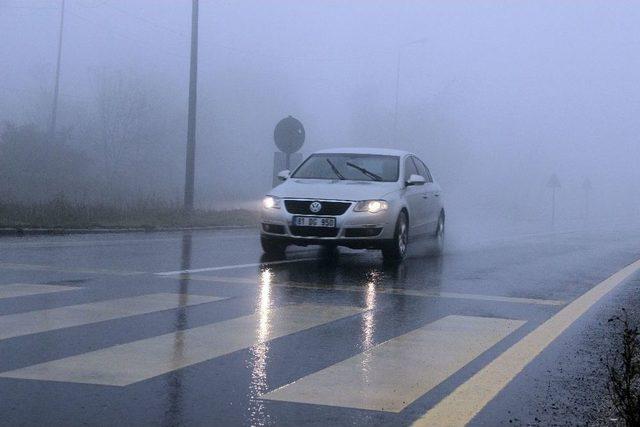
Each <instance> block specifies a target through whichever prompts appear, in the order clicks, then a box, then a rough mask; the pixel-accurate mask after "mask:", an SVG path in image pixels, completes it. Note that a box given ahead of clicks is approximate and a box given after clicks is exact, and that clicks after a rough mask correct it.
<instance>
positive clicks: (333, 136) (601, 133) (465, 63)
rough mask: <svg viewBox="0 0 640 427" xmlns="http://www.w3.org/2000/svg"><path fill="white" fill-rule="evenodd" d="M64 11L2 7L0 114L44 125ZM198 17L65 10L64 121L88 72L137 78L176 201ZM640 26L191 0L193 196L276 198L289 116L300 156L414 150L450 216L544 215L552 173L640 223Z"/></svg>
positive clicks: (457, 8)
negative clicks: (277, 165) (149, 101)
mask: <svg viewBox="0 0 640 427" xmlns="http://www.w3.org/2000/svg"><path fill="white" fill-rule="evenodd" d="M58 6H59V1H57V0H0V58H2V61H1V62H0V121H11V122H15V123H24V122H28V121H30V120H31V121H40V123H39V124H40V125H45V124H46V120H47V119H48V117H47V116H46V115H47V114H48V108H49V105H50V101H49V98H48V96H49V97H50V93H51V91H52V86H53V69H54V65H55V54H56V41H57V26H58V16H59V10H58ZM190 13H191V2H190V1H187V0H180V1H178V0H174V1H168V0H164V1H158V0H132V1H124V0H107V1H104V0H67V15H66V18H65V19H66V21H65V32H64V47H63V55H62V56H63V60H62V78H61V82H60V108H61V111H60V121H59V123H60V126H72V127H73V126H74V124H75V121H77V120H78V117H79V115H78V112H79V111H86V110H87V108H86V106H87V105H92V103H94V102H95V101H94V98H95V84H96V83H95V74H96V70H100V69H108V70H117V71H119V72H124V73H128V74H130V75H132V76H135V78H136V79H139V81H141V82H143V83H141V84H144V85H147V86H148V87H149V88H151V89H150V90H151V91H152V93H153V94H154V98H153V100H154V102H155V103H156V105H155V107H156V108H155V111H157V114H158V117H160V116H161V117H162V119H161V121H162V123H164V126H166V130H163V132H165V134H166V135H167V138H169V139H171V140H172V141H174V144H173V145H171V146H168V148H167V149H168V150H170V156H169V158H170V159H171V161H169V162H168V163H165V164H162V166H158V165H153V166H149V167H162V168H166V171H163V174H164V175H166V176H167V177H169V178H168V179H169V180H170V184H167V185H166V187H167V193H168V196H169V197H176V196H177V195H179V194H180V191H181V185H182V181H181V180H182V179H183V176H184V150H183V148H184V144H185V142H186V111H187V108H186V107H187V92H188V62H189V61H188V60H189V58H188V52H189V50H188V49H189V31H190ZM639 22H640V2H635V1H628V2H623V1H611V0H606V1H605V0H601V1H578V0H575V1H557V0H553V1H479V0H470V1H450V0H448V1H381V0H380V1H364V0H363V1H354V0H349V1H344V0H343V1H319V0H318V1H312V0H305V1H300V0H296V1H293V0H292V1H264V0H262V1H207V0H201V2H200V33H199V35H200V49H199V57H200V61H199V76H198V78H199V94H198V128H197V149H196V150H197V154H196V156H197V184H196V185H197V190H196V191H197V193H196V198H197V201H198V203H200V204H201V205H212V204H214V203H216V202H220V201H225V202H230V201H231V202H234V201H246V200H253V199H256V198H258V197H259V196H260V195H261V194H262V193H263V192H265V191H268V189H269V186H270V182H271V167H272V157H273V151H274V145H273V140H272V132H273V127H274V126H275V124H276V123H277V121H278V120H279V119H281V118H283V117H285V116H287V115H289V114H291V115H293V116H295V117H297V118H299V119H300V120H301V121H302V122H303V123H304V125H305V127H306V130H307V142H306V143H305V146H304V147H303V152H304V153H305V154H308V153H309V152H311V151H313V150H316V149H321V148H329V147H333V146H355V145H359V146H378V147H385V146H387V147H395V148H404V149H408V150H412V151H415V152H416V153H417V154H418V155H419V156H421V157H422V158H423V159H424V160H425V162H426V163H427V165H428V166H429V167H430V168H431V170H432V172H433V174H434V175H435V177H436V179H438V180H439V181H440V183H441V185H442V186H443V187H444V190H445V192H446V194H447V195H448V199H449V200H450V201H451V203H454V204H457V205H458V206H474V207H476V208H477V209H485V208H486V207H487V206H491V207H493V209H494V211H495V212H496V214H504V213H505V211H508V212H510V213H514V212H515V214H517V215H520V214H522V212H523V211H524V212H530V213H536V212H539V211H540V210H541V209H542V208H541V206H542V205H544V204H546V202H547V200H548V189H547V188H546V187H545V183H546V181H547V180H548V178H549V176H550V175H551V174H552V173H557V174H558V176H559V177H560V180H561V182H562V184H563V187H562V189H561V191H562V197H561V201H562V203H563V204H564V205H565V206H567V209H565V211H566V212H567V213H566V215H574V214H577V212H578V211H579V206H581V204H582V201H581V200H582V199H581V198H582V197H583V192H582V189H581V184H582V182H583V180H584V179H585V178H586V177H588V178H589V179H590V180H591V182H592V184H593V187H594V190H593V196H592V197H593V198H594V199H595V200H596V202H597V205H598V206H599V208H598V209H599V212H600V214H606V212H607V211H609V210H612V211H616V212H617V211H619V210H624V211H625V213H629V212H635V214H638V213H639V206H640V204H639V203H638V198H639V197H640V192H639V190H638V187H639V186H638V184H639V183H640V172H639V171H638V159H639V158H640V148H639V141H638V140H639V135H640V121H639V120H638V117H639V113H640V84H639V83H640V82H639V81H638V79H639V76H640V30H639V26H638V23H639ZM419 39H425V40H424V42H421V43H416V44H410V45H408V43H410V42H412V41H414V40H419ZM399 52H401V65H400V76H401V77H400V84H399V88H400V90H399V114H398V132H397V135H394V132H393V110H394V100H395V84H396V70H397V58H398V53H399ZM87 114H89V113H87ZM89 145H90V144H89ZM496 206H498V207H499V209H497V208H496ZM545 206H546V205H545ZM570 206H572V207H573V208H572V209H569V208H568V207H570Z"/></svg>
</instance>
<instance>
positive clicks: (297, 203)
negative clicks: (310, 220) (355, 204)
mask: <svg viewBox="0 0 640 427" xmlns="http://www.w3.org/2000/svg"><path fill="white" fill-rule="evenodd" d="M315 201H316V200H285V201H284V206H285V207H286V208H287V212H289V213H292V214H298V215H342V214H343V213H345V212H346V211H347V209H349V206H351V203H349V202H323V201H321V200H320V201H319V202H320V204H322V209H320V211H319V212H311V209H309V206H310V205H311V203H313V202H315Z"/></svg>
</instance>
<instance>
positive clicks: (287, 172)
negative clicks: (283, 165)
mask: <svg viewBox="0 0 640 427" xmlns="http://www.w3.org/2000/svg"><path fill="white" fill-rule="evenodd" d="M290 175H291V171H290V170H288V169H285V170H283V171H280V172H278V179H279V180H280V181H286V179H287V178H289V176H290Z"/></svg>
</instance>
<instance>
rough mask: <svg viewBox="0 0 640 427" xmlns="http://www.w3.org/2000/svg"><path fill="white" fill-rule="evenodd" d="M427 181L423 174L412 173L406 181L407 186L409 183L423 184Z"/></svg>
mask: <svg viewBox="0 0 640 427" xmlns="http://www.w3.org/2000/svg"><path fill="white" fill-rule="evenodd" d="M426 183H427V180H426V179H425V178H424V176H421V175H416V174H412V175H411V176H410V177H409V180H408V181H407V187H409V186H410V185H424V184H426Z"/></svg>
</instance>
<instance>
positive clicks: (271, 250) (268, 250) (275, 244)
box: [260, 236, 287, 255]
mask: <svg viewBox="0 0 640 427" xmlns="http://www.w3.org/2000/svg"><path fill="white" fill-rule="evenodd" d="M260 244H261V245H262V250H263V251H264V253H265V254H267V255H284V252H285V250H286V249H287V244H286V243H284V242H281V241H277V240H274V239H269V238H268V237H264V236H261V237H260Z"/></svg>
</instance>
